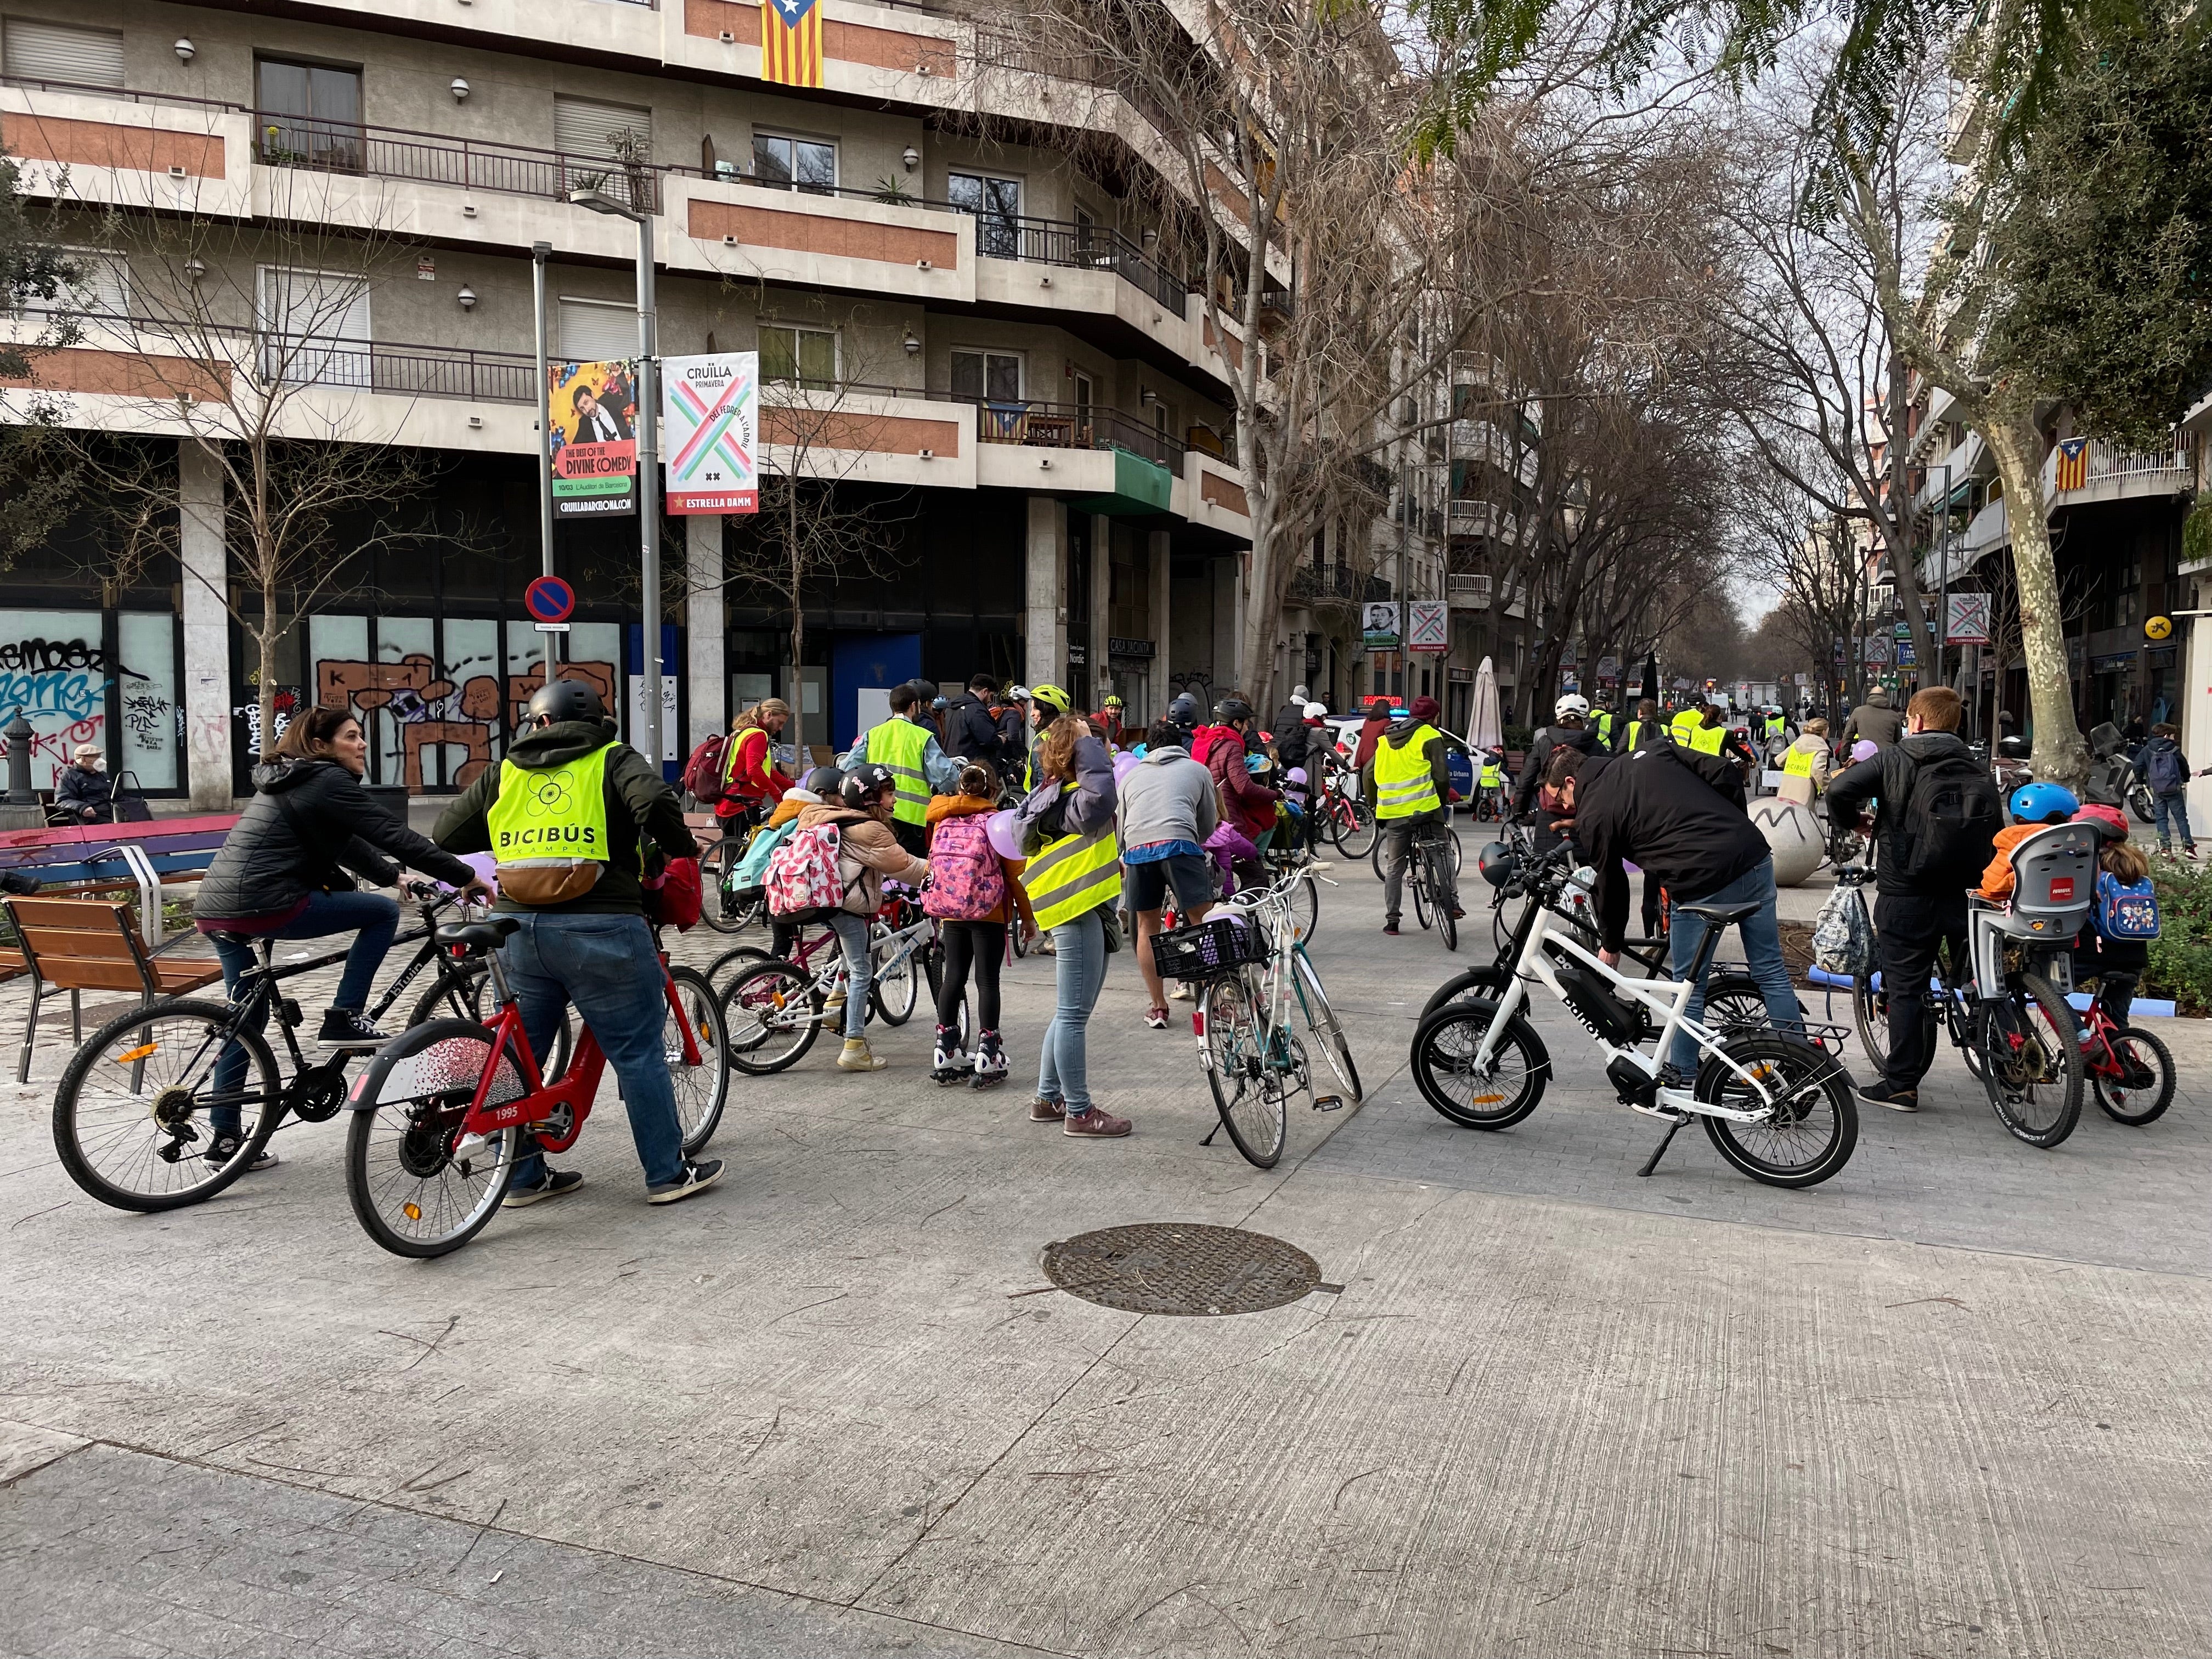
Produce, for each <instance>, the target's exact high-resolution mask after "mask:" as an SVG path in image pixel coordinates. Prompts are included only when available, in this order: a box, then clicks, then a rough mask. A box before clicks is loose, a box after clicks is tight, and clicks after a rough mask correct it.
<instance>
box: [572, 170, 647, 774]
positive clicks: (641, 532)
mask: <svg viewBox="0 0 2212 1659" xmlns="http://www.w3.org/2000/svg"><path fill="white" fill-rule="evenodd" d="M568 199H569V200H570V201H572V202H574V204H576V205H577V206H578V207H581V208H589V209H590V210H592V212H594V213H605V214H611V215H613V216H615V217H617V218H619V219H628V220H629V221H630V222H632V223H634V224H635V225H636V227H637V420H636V431H637V526H638V539H639V544H640V546H639V552H640V566H641V575H642V576H643V579H644V583H645V604H644V607H643V609H644V623H645V627H644V630H643V638H642V641H641V644H642V646H643V647H644V648H643V651H642V653H641V657H642V662H641V666H642V667H643V669H644V671H645V672H644V677H643V684H641V687H640V689H639V696H638V705H639V707H638V727H639V729H638V731H637V732H635V736H636V737H637V738H639V740H640V741H639V743H638V745H637V746H638V747H639V748H640V749H641V750H644V751H645V756H646V758H647V760H649V761H651V762H652V763H653V770H654V771H656V772H658V771H659V769H660V765H661V755H660V477H659V444H658V442H657V441H656V439H655V436H654V434H655V431H656V429H657V426H658V422H659V416H660V377H659V370H658V365H657V364H656V363H655V362H654V360H653V357H654V353H655V351H656V350H657V349H659V342H658V340H657V339H656V338H655V334H654V317H653V215H652V214H651V213H649V212H647V211H645V210H643V209H641V208H638V207H636V206H634V205H632V204H629V203H626V202H619V201H617V200H616V199H615V198H614V197H611V196H609V195H607V194H606V193H605V191H598V190H580V191H574V192H573V193H572V194H571V195H570V196H569V197H568Z"/></svg>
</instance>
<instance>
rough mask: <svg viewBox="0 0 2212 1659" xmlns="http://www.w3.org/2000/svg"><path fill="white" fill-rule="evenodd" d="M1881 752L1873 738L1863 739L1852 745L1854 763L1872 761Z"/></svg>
mask: <svg viewBox="0 0 2212 1659" xmlns="http://www.w3.org/2000/svg"><path fill="white" fill-rule="evenodd" d="M1880 753H1881V750H1880V749H1879V748H1878V747H1877V746H1876V745H1875V740H1874V739H1873V738H1860V739H1859V740H1858V741H1857V743H1855V744H1852V745H1851V759H1852V760H1853V761H1854V762H1857V761H1869V760H1872V759H1873V758H1874V757H1875V756H1876V755H1878V754H1880Z"/></svg>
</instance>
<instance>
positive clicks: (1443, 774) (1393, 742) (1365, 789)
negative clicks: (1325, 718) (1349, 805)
mask: <svg viewBox="0 0 2212 1659" xmlns="http://www.w3.org/2000/svg"><path fill="white" fill-rule="evenodd" d="M1425 725H1427V726H1429V739H1428V742H1427V743H1426V744H1425V745H1424V747H1425V752H1426V754H1427V756H1428V762H1429V776H1430V777H1431V779H1433V780H1434V781H1435V782H1436V786H1437V804H1438V805H1439V806H1441V805H1442V804H1443V802H1445V801H1447V800H1449V799H1451V787H1452V781H1451V769H1450V768H1449V767H1448V766H1447V765H1445V763H1444V754H1445V747H1446V745H1445V743H1444V738H1443V732H1439V731H1437V729H1436V727H1435V726H1433V725H1430V723H1429V722H1427V721H1425V720H1415V719H1414V718H1413V716H1412V715H1411V714H1408V715H1407V716H1406V718H1405V719H1404V720H1399V721H1397V722H1395V724H1394V725H1392V726H1389V727H1388V728H1387V729H1386V730H1385V731H1384V732H1383V735H1382V738H1381V739H1380V740H1379V741H1378V742H1377V744H1376V748H1380V747H1381V746H1382V744H1386V743H1387V744H1389V745H1390V747H1391V748H1393V749H1403V748H1404V747H1405V746H1406V745H1407V744H1408V743H1410V742H1412V741H1413V733H1414V732H1418V731H1419V730H1420V729H1421V727H1422V726H1425ZM1361 742H1362V743H1363V744H1364V742H1365V739H1364V738H1362V739H1361ZM1359 798H1360V799H1362V800H1373V799H1375V754H1374V750H1369V751H1368V756H1367V759H1366V761H1365V762H1364V763H1363V764H1362V765H1361V767H1360V769H1359Z"/></svg>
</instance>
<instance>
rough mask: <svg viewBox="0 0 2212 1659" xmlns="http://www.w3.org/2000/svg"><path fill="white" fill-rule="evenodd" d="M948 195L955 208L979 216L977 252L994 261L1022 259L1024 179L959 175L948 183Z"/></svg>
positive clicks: (976, 237) (954, 175)
mask: <svg viewBox="0 0 2212 1659" xmlns="http://www.w3.org/2000/svg"><path fill="white" fill-rule="evenodd" d="M945 196H946V197H947V198H948V199H949V200H950V201H951V204H952V205H953V206H954V207H955V208H957V209H958V210H960V211H961V212H963V213H970V214H973V215H975V218H976V219H977V221H978V223H977V224H976V226H975V252H978V253H980V254H981V255H983V256H984V257H985V258H990V259H1018V258H1021V257H1022V255H1021V233H1022V181H1021V180H1020V179H992V178H987V177H985V176H984V175H983V174H981V173H954V174H952V175H951V177H950V178H949V179H946V180H945Z"/></svg>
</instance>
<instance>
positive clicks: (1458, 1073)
mask: <svg viewBox="0 0 2212 1659" xmlns="http://www.w3.org/2000/svg"><path fill="white" fill-rule="evenodd" d="M1497 1017H1498V1005H1497V1004H1496V1003H1494V1002H1491V1001H1487V1000H1484V999H1482V998H1480V997H1467V998H1462V1000H1459V1001H1456V1002H1450V1003H1447V1004H1445V1005H1444V1006H1443V1007H1441V1008H1438V1009H1437V1010H1436V1011H1435V1012H1433V1013H1431V1014H1428V1015H1426V1016H1425V1017H1424V1018H1423V1019H1422V1021H1421V1024H1420V1025H1419V1029H1417V1030H1415V1031H1414V1033H1413V1085H1414V1086H1415V1087H1416V1088H1418V1089H1419V1090H1420V1091H1421V1098H1422V1099H1423V1100H1425V1101H1427V1102H1428V1103H1429V1104H1430V1105H1431V1107H1433V1108H1435V1109H1436V1110H1437V1112H1439V1113H1441V1114H1442V1115H1443V1116H1445V1117H1448V1118H1449V1119H1450V1120H1451V1121H1453V1122H1455V1123H1457V1124H1461V1125H1463V1126H1464V1127H1468V1128H1470V1129H1510V1128H1511V1127H1513V1126H1514V1125H1515V1124H1516V1123H1518V1122H1519V1121H1521V1120H1522V1118H1524V1117H1526V1116H1528V1114H1529V1113H1531V1112H1533V1111H1534V1110H1535V1109H1536V1103H1537V1102H1539V1101H1541V1099H1543V1097H1544V1085H1546V1084H1547V1082H1549V1081H1550V1080H1551V1075H1552V1056H1551V1054H1550V1052H1549V1051H1548V1050H1547V1049H1546V1048H1545V1047H1544V1039H1543V1038H1541V1037H1540V1036H1537V1035H1536V1028H1535V1027H1534V1026H1533V1025H1531V1024H1529V1023H1528V1020H1527V1019H1526V1018H1523V1017H1522V1016H1521V1015H1519V1014H1516V1015H1514V1016H1513V1018H1511V1019H1509V1020H1507V1021H1506V1022H1505V1029H1504V1031H1502V1032H1501V1033H1499V1036H1498V1043H1497V1046H1496V1047H1495V1048H1493V1049H1492V1052H1491V1056H1490V1064H1489V1065H1488V1066H1476V1064H1475V1063H1474V1056H1475V1053H1476V1051H1477V1050H1478V1049H1480V1048H1481V1046H1482V1040H1483V1038H1484V1036H1486V1035H1487V1034H1488V1032H1489V1030H1490V1027H1491V1024H1492V1021H1494V1020H1495V1019H1496V1018H1497Z"/></svg>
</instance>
